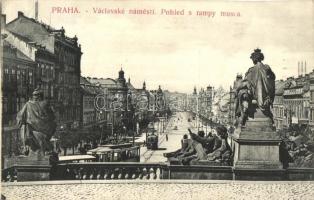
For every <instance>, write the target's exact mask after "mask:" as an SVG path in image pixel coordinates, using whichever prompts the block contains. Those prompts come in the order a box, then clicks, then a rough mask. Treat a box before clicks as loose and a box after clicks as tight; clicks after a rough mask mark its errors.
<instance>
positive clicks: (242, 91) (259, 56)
mask: <svg viewBox="0 0 314 200" xmlns="http://www.w3.org/2000/svg"><path fill="white" fill-rule="evenodd" d="M250 58H251V59H252V61H253V64H254V66H253V67H251V68H250V69H249V70H248V71H247V72H246V74H245V78H244V80H243V81H241V83H240V84H239V85H238V86H237V88H236V96H237V99H236V109H235V111H236V117H238V118H240V122H241V125H245V122H246V120H247V118H248V117H251V118H254V114H255V112H256V109H259V110H260V111H261V112H262V113H263V114H264V115H265V116H266V117H269V118H270V119H271V120H272V121H273V114H272V112H271V109H270V108H271V106H272V105H273V101H274V98H275V79H276V76H275V74H274V72H273V71H272V70H271V68H270V67H269V66H268V65H266V64H263V63H262V61H263V60H264V55H263V53H262V52H261V50H260V49H255V50H254V52H253V53H252V54H251V57H250Z"/></svg>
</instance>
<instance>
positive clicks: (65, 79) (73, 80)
mask: <svg viewBox="0 0 314 200" xmlns="http://www.w3.org/2000/svg"><path fill="white" fill-rule="evenodd" d="M59 83H61V84H65V85H76V84H79V77H78V76H77V75H76V74H70V73H60V74H59Z"/></svg>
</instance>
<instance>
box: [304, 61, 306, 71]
mask: <svg viewBox="0 0 314 200" xmlns="http://www.w3.org/2000/svg"><path fill="white" fill-rule="evenodd" d="M304 73H305V74H306V61H304Z"/></svg>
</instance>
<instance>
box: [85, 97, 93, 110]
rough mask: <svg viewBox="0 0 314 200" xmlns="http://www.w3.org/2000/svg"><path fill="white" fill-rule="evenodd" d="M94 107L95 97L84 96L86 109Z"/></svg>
mask: <svg viewBox="0 0 314 200" xmlns="http://www.w3.org/2000/svg"><path fill="white" fill-rule="evenodd" d="M92 108H94V98H86V97H85V98H84V109H92Z"/></svg>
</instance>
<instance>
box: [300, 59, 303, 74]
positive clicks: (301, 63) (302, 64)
mask: <svg viewBox="0 0 314 200" xmlns="http://www.w3.org/2000/svg"><path fill="white" fill-rule="evenodd" d="M300 74H301V77H302V76H303V61H301V73H300Z"/></svg>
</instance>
